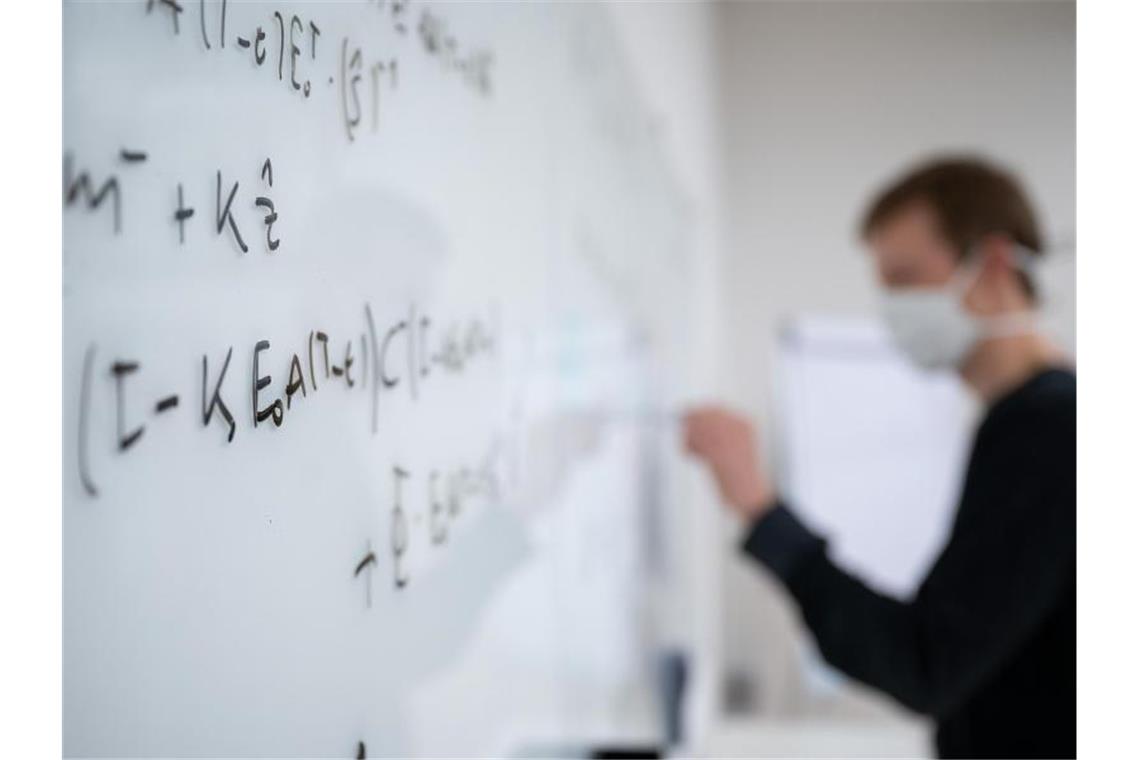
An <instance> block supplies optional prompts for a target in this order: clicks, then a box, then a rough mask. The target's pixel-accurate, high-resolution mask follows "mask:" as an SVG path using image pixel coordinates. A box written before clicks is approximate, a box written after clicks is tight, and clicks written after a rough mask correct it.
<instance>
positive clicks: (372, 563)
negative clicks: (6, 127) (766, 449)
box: [62, 0, 692, 757]
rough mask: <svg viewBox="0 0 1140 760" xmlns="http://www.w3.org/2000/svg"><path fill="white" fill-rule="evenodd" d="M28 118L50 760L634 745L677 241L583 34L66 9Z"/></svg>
mask: <svg viewBox="0 0 1140 760" xmlns="http://www.w3.org/2000/svg"><path fill="white" fill-rule="evenodd" d="M175 6H177V7H180V8H181V11H180V12H178V11H176V10H175ZM318 30H319V31H318ZM246 43H248V44H246ZM294 46H295V48H296V49H295V50H294ZM259 59H260V63H259ZM63 85H64V145H63V151H64V164H65V165H64V188H63V189H64V252H63V257H64V258H63V262H64V283H63V287H64V397H63V408H64V431H63V434H64V457H63V472H62V477H63V485H64V727H63V728H64V752H65V754H66V755H68V756H164V757H165V756H235V757H236V756H240V757H264V756H289V757H299V756H313V757H333V756H339V757H349V756H355V755H356V753H357V752H358V748H359V747H360V745H361V744H363V746H364V748H365V751H366V752H367V755H368V756H369V757H374V756H394V755H412V754H433V755H472V754H483V755H485V754H502V753H510V752H515V751H518V750H519V749H520V748H525V747H527V746H542V745H551V744H556V743H558V742H566V741H577V742H584V743H589V742H591V741H600V742H612V741H621V740H651V739H656V738H659V737H660V735H661V726H660V719H659V715H658V705H657V703H656V694H655V686H656V683H655V679H656V673H655V670H654V667H655V659H654V658H655V656H656V655H657V653H658V652H659V648H660V646H661V644H662V641H661V637H660V635H659V626H658V621H657V620H656V619H655V611H654V610H653V609H652V605H651V604H649V603H648V602H647V601H646V600H647V599H652V598H655V597H654V595H653V594H651V593H649V592H650V591H652V590H654V589H657V590H658V591H659V590H660V587H661V586H662V584H667V583H668V582H669V577H670V567H671V566H672V563H673V562H674V560H673V559H672V558H670V557H669V556H667V555H668V551H667V548H668V547H676V546H679V545H682V544H681V542H677V541H670V540H669V539H668V538H667V534H668V533H669V531H670V530H671V528H670V526H671V525H672V523H671V519H672V518H671V517H670V516H671V515H673V514H674V511H675V509H676V507H675V506H674V505H672V504H671V503H670V495H669V494H668V493H666V492H664V491H663V489H662V488H661V487H660V486H659V484H658V482H657V476H658V475H659V474H660V470H661V467H662V466H663V462H664V461H665V457H666V454H665V453H664V452H666V451H668V449H669V447H670V446H672V445H673V441H672V440H671V439H670V438H669V437H668V434H667V432H666V431H664V430H663V429H661V428H658V427H655V426H649V425H643V424H639V423H637V422H636V420H634V419H633V418H632V417H631V418H630V419H624V418H623V417H621V415H618V416H617V418H612V417H613V416H612V414H611V413H612V412H613V410H625V409H633V410H637V409H652V408H658V407H659V406H661V405H662V404H666V403H668V402H669V401H671V400H672V399H673V398H675V397H676V395H677V394H678V392H679V389H678V387H677V383H678V382H680V380H679V379H678V378H683V377H684V372H683V367H684V366H685V357H686V356H687V354H688V352H689V340H690V338H689V334H688V330H687V328H686V322H685V317H686V304H687V303H688V302H689V300H690V298H691V296H692V293H691V290H690V289H691V287H692V284H691V283H692V277H691V276H690V267H691V263H690V257H689V244H688V232H687V230H688V224H689V222H688V219H687V214H686V207H685V204H684V202H683V200H682V197H683V196H682V193H681V191H680V189H679V188H678V187H677V186H676V183H675V182H674V181H673V179H672V176H671V174H670V172H669V171H668V170H667V167H666V166H665V162H664V161H663V159H662V157H661V155H660V151H659V150H658V148H657V147H656V143H655V142H654V141H653V140H651V139H649V138H648V135H649V127H648V122H649V120H648V118H647V117H646V115H645V114H644V113H642V110H641V108H640V106H639V100H638V98H637V94H636V92H635V91H634V88H633V86H632V85H631V83H630V82H629V81H628V76H627V74H626V73H625V68H624V65H623V61H622V59H621V56H620V51H619V50H618V49H617V46H616V43H615V41H614V38H613V33H612V30H611V29H610V26H609V20H608V17H607V15H606V13H605V12H604V10H603V9H601V8H598V7H595V6H589V5H577V4H568V3H557V4H521V3H520V4H515V3H491V2H488V3H463V4H459V3H421V2H416V0H410V1H409V2H393V1H392V0H384V1H383V2H368V1H367V0H361V1H360V2H327V3H322V2H309V3H286V2H281V3H274V2H249V3H245V2H238V1H237V0H230V2H228V3H225V2H204V3H195V2H191V1H189V0H182V2H181V3H179V4H171V3H164V2H161V1H156V2H153V3H149V2H144V1H143V0H140V1H139V2H111V1H110V0H107V1H105V2H104V1H101V0H94V1H89V2H79V1H74V2H67V3H65V5H64V82H63ZM143 154H145V158H144V157H143ZM110 180H114V182H113V183H111V184H108V181H110ZM104 190H105V192H104ZM231 193H232V197H233V200H232V202H231V201H230V196H231ZM191 208H192V209H193V213H192V215H189V210H190V209H191ZM227 208H228V209H229V210H228V213H227V211H226V209H227ZM274 215H275V216H274ZM180 217H181V218H180ZM267 221H270V222H272V224H268V223H267ZM235 230H236V233H235ZM239 235H240V237H241V241H240V242H239V240H238V236H239ZM243 245H244V248H245V250H244V251H243V250H242V246H243ZM262 342H265V343H267V344H268V345H265V343H262ZM259 344H260V345H261V346H262V348H260V349H259V348H258V346H259ZM326 348H327V358H326V353H325V350H326ZM227 355H229V357H230V358H229V363H228V365H225V363H226V357H227ZM294 355H295V356H296V367H294V361H293V357H294ZM350 357H351V363H350V362H349V358H350ZM223 366H226V370H225V373H224V376H223ZM116 368H117V371H116ZM264 378H269V379H268V380H267V381H265V382H264V384H263V387H258V386H259V381H260V380H263V379H264ZM298 379H299V380H300V381H301V383H303V386H302V385H300V384H297V383H296V381H297V380H298ZM350 380H351V385H350V383H349V381H350ZM219 383H220V385H219ZM290 385H292V386H293V393H292V394H291V398H290V394H288V393H287V392H286V389H287V386H290ZM216 387H217V388H219V389H220V390H219V397H220V399H221V402H222V403H224V405H225V407H226V408H227V409H228V411H229V412H230V414H231V415H232V418H233V425H232V430H233V436H232V439H230V437H229V434H230V426H229V425H228V424H227V422H226V420H225V419H224V414H223V412H222V408H221V406H220V405H219V404H215V403H214V390H215V388H216ZM302 387H303V390H302ZM175 396H177V402H174V401H173V399H174V397H175ZM278 401H279V402H280V408H279V409H276V408H275V407H276V404H277V402H278ZM258 410H260V411H262V412H263V413H264V417H263V419H261V420H260V421H258V422H256V424H255V419H256V417H257V415H256V411H258ZM207 417H208V419H207ZM275 417H277V418H279V419H280V423H281V424H280V425H277V424H276V422H275ZM622 420H624V421H622ZM138 430H141V431H142V432H141V433H138V434H137V435H136V432H137V431H138ZM655 536H656V537H657V538H654V537H655ZM663 536H664V537H663Z"/></svg>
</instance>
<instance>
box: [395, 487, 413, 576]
mask: <svg viewBox="0 0 1140 760" xmlns="http://www.w3.org/2000/svg"><path fill="white" fill-rule="evenodd" d="M409 474H410V473H408V471H407V470H405V469H403V468H402V467H399V466H398V465H397V466H395V467H393V468H392V475H393V479H394V482H395V491H396V493H395V497H394V498H395V502H394V503H393V505H392V569H393V577H394V578H395V582H396V588H403V587H404V586H406V585H407V583H408V576H407V574H406V573H404V572H403V571H402V569H401V567H400V558H401V557H403V556H404V553H405V552H406V551H407V550H408V520H407V518H406V517H405V516H404V508H403V507H402V506H400V504H401V502H400V496H401V490H402V489H401V488H400V484H401V483H402V482H403V481H404V479H406V478H407V477H408V476H409Z"/></svg>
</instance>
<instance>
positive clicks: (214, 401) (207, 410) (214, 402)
mask: <svg viewBox="0 0 1140 760" xmlns="http://www.w3.org/2000/svg"><path fill="white" fill-rule="evenodd" d="M233 353H234V348H233V346H230V347H229V349H228V350H227V351H226V361H225V363H223V364H222V371H221V373H220V374H219V375H218V382H216V383H214V392H213V394H212V395H211V396H210V404H209V406H207V405H206V381H207V376H208V373H207V366H206V355H205V354H202V425H203V426H206V425H209V424H210V418H211V417H213V416H214V409H217V410H218V411H219V412H220V413H221V415H222V418H223V419H224V420H225V421H226V424H227V425H229V428H230V433H229V436H228V437H227V438H226V442H227V443H228V442H230V441H232V440H233V439H234V431H235V430H236V429H237V424H236V423H235V422H234V416H233V415H232V414H230V410H229V407H227V406H226V402H225V401H223V400H222V396H221V392H222V381H223V380H225V379H226V370H227V369H229V366H230V357H231V356H233Z"/></svg>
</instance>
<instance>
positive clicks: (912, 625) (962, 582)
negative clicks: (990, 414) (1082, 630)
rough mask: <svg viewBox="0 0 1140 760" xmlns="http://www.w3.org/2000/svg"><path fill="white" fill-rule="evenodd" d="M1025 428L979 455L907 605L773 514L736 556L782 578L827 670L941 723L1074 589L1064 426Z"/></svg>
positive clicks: (1070, 456) (1070, 432)
mask: <svg viewBox="0 0 1140 760" xmlns="http://www.w3.org/2000/svg"><path fill="white" fill-rule="evenodd" d="M1032 427H1033V428H1036V429H1033V430H1028V431H1027V430H1024V429H1023V430H1022V431H1021V432H1022V433H1029V436H1028V437H1027V436H1026V435H1018V436H1017V440H1004V441H1002V440H999V441H994V442H993V445H991V446H990V447H989V450H990V451H992V452H993V455H992V456H989V457H988V458H987V461H985V462H982V463H980V466H979V470H980V471H979V473H977V475H978V477H977V478H976V479H975V481H976V487H969V486H968V487H967V489H966V491H965V492H964V494H963V500H962V503H961V505H960V508H959V519H958V521H957V523H956V524H955V528H954V531H953V532H952V535H951V538H950V540H949V542H948V543H947V545H946V547H945V548H944V550H943V552H942V554H941V555H940V557H939V559H938V561H937V562H936V563H935V565H934V567H933V568H932V570H931V572H930V574H929V575H928V576H927V578H926V580H925V581H924V582H923V584H922V586H921V587H920V589H919V591H918V593H917V594H916V596H915V598H914V599H913V600H911V601H900V600H898V599H894V598H891V597H888V596H885V595H883V594H880V593H878V592H876V591H874V590H873V589H871V588H869V587H868V586H866V585H865V584H864V583H862V582H861V581H860V580H859V579H857V578H855V577H853V576H852V575H850V574H848V573H846V572H844V571H843V570H841V569H840V568H838V567H836V565H835V564H833V563H832V562H831V560H830V559H828V557H827V552H826V543H825V542H824V541H823V540H821V539H820V538H819V537H817V536H815V535H814V534H812V533H811V532H810V531H809V530H808V529H807V528H805V527H804V526H803V525H802V524H801V523H800V522H799V520H797V519H796V518H795V516H794V514H793V513H792V512H791V510H789V509H788V508H787V507H786V506H785V505H782V504H780V505H777V506H776V507H775V508H774V509H772V510H770V511H769V512H768V513H767V514H766V515H765V516H764V517H763V518H761V519H760V520H759V521H758V522H757V523H756V524H755V525H754V526H753V527H752V529H751V530H750V532H749V533H748V535H747V536H746V538H745V541H744V546H743V548H744V551H745V552H746V553H748V554H749V555H751V556H753V557H755V558H756V559H758V560H759V561H760V562H762V563H764V564H765V565H766V566H768V568H769V569H770V570H771V571H772V572H774V573H775V574H776V575H777V576H778V577H779V578H780V579H782V581H783V582H784V584H785V585H786V586H787V588H788V590H789V591H790V592H791V594H792V596H793V597H794V598H795V600H796V602H797V603H798V605H799V607H800V610H801V613H802V615H803V619H804V622H805V623H806V624H807V626H808V628H809V629H810V630H811V632H812V634H813V635H814V636H815V639H816V641H817V643H818V645H819V649H820V652H821V654H822V655H823V657H824V658H825V659H826V660H827V661H828V662H829V663H830V664H832V665H833V666H835V667H836V668H838V669H839V670H842V671H843V672H845V673H846V674H847V675H849V676H851V677H852V678H854V679H856V680H858V681H861V682H863V683H866V684H868V685H870V686H872V687H875V688H878V689H881V690H883V691H885V692H887V693H888V694H890V695H891V696H892V697H894V698H895V699H897V700H898V701H899V702H901V703H902V704H904V705H906V706H907V707H909V708H911V709H912V710H915V711H918V712H922V713H926V714H930V715H934V716H940V715H943V714H945V713H947V712H948V711H950V710H953V709H954V708H955V707H956V706H957V705H958V704H960V702H961V700H962V699H963V698H964V697H966V696H968V695H969V694H970V693H971V692H972V691H973V690H974V689H975V688H977V686H979V685H980V684H981V683H983V682H984V680H985V679H986V678H987V677H988V676H989V675H990V674H992V673H994V672H995V671H996V670H997V669H998V668H1000V667H1001V665H1002V664H1003V663H1004V662H1005V661H1006V660H1007V659H1008V658H1009V657H1010V655H1011V654H1013V653H1014V652H1016V651H1017V649H1018V647H1020V646H1021V645H1022V644H1023V643H1024V642H1025V641H1026V640H1027V639H1028V638H1029V637H1030V636H1031V635H1032V632H1033V631H1034V629H1035V628H1036V627H1037V626H1038V625H1039V624H1040V622H1041V621H1042V620H1043V619H1044V618H1045V616H1047V615H1048V614H1049V613H1050V611H1051V610H1052V609H1053V607H1054V606H1055V605H1056V604H1057V602H1058V600H1059V599H1061V598H1062V596H1063V593H1064V592H1065V591H1066V590H1067V588H1068V584H1071V583H1075V574H1076V540H1075V535H1076V532H1075V531H1076V516H1075V514H1076V511H1075V505H1076V477H1075V469H1076V462H1075V454H1076V451H1075V427H1074V428H1073V429H1068V428H1067V427H1064V426H1062V428H1061V429H1058V427H1057V425H1056V424H1055V421H1054V422H1051V421H1049V420H1044V421H1035V422H1034V423H1033V424H1032ZM1042 428H1047V429H1042ZM1028 442H1032V443H1028Z"/></svg>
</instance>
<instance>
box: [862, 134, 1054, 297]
mask: <svg viewBox="0 0 1140 760" xmlns="http://www.w3.org/2000/svg"><path fill="white" fill-rule="evenodd" d="M914 203H927V204H929V206H930V207H931V208H932V209H933V210H934V214H935V217H936V218H937V219H938V225H939V227H940V229H941V232H942V235H943V236H944V237H945V238H946V240H947V241H949V243H950V244H951V245H952V246H953V247H954V249H955V250H956V251H957V254H958V257H959V258H962V257H964V256H965V255H966V254H967V253H968V252H969V250H970V247H971V246H972V245H974V244H975V243H977V242H978V241H979V240H981V239H982V238H983V237H985V236H986V235H992V234H995V233H998V234H1005V235H1008V236H1009V237H1010V238H1011V239H1012V240H1013V241H1014V242H1016V243H1019V244H1020V245H1022V246H1023V247H1024V248H1026V249H1028V250H1029V251H1031V252H1033V253H1034V254H1040V252H1041V233H1040V231H1039V230H1038V227H1037V219H1036V217H1035V215H1034V213H1033V208H1032V206H1030V205H1029V200H1028V198H1027V197H1026V194H1025V191H1024V190H1023V189H1022V187H1021V184H1020V183H1019V182H1018V180H1017V179H1016V178H1015V177H1014V176H1013V175H1012V174H1011V173H1009V172H1007V171H1005V170H1004V169H1001V168H999V167H997V166H995V165H993V164H991V163H989V162H987V161H985V160H983V159H980V158H975V157H969V156H954V157H943V158H937V159H935V160H933V161H929V162H926V163H923V164H921V165H919V166H917V167H914V168H912V169H911V170H910V171H908V172H906V173H905V174H903V176H901V177H899V178H897V179H896V180H894V181H893V182H891V183H890V184H889V185H888V186H887V187H886V188H885V189H883V190H882V191H880V192H879V194H878V195H877V196H876V197H875V199H874V200H873V201H872V202H871V205H870V206H869V207H868V209H867V212H866V213H865V214H864V215H863V223H862V225H861V232H862V235H863V238H864V239H866V238H867V237H868V236H870V234H871V233H872V232H874V231H875V230H876V229H877V228H878V227H880V226H881V225H882V224H883V223H884V222H886V221H887V220H889V219H890V218H892V217H893V216H895V215H896V214H897V213H899V212H900V211H901V210H903V209H904V208H907V207H910V206H911V205H912V204H914ZM1021 280H1022V284H1023V285H1024V286H1025V289H1026V291H1027V292H1028V293H1029V295H1030V296H1031V297H1033V296H1034V295H1035V293H1034V288H1033V283H1032V282H1031V281H1030V280H1029V278H1027V277H1025V276H1024V275H1023V276H1022V277H1021Z"/></svg>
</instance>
